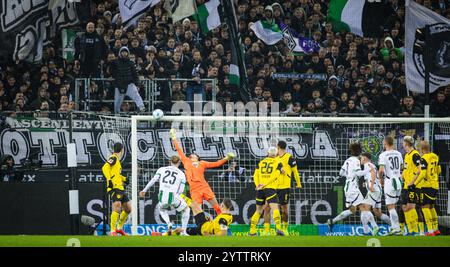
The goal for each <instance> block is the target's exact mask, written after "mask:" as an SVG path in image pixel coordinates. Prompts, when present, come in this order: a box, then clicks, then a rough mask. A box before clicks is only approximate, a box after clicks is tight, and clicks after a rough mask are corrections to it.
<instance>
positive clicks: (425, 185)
mask: <svg viewBox="0 0 450 267" xmlns="http://www.w3.org/2000/svg"><path fill="white" fill-rule="evenodd" d="M420 150H421V152H422V159H421V162H420V164H421V171H420V174H419V176H418V177H416V179H414V180H412V181H411V182H410V183H409V186H413V185H414V186H416V187H420V188H421V191H420V204H421V205H422V212H423V215H424V217H425V222H426V224H427V230H428V231H427V234H426V235H427V236H435V235H439V234H440V233H441V232H440V231H439V227H438V218H437V213H436V209H435V208H434V204H435V203H436V197H437V193H438V190H439V174H441V166H440V165H439V156H438V155H436V154H435V153H433V152H431V150H430V143H428V142H427V141H421V142H420Z"/></svg>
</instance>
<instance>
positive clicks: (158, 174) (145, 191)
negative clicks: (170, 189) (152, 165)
mask: <svg viewBox="0 0 450 267" xmlns="http://www.w3.org/2000/svg"><path fill="white" fill-rule="evenodd" d="M159 178H161V174H160V173H159V172H156V174H155V176H153V178H152V179H151V180H150V181H149V182H148V184H147V185H146V186H145V188H144V189H142V191H141V193H143V194H141V196H142V195H145V193H147V191H148V190H149V189H150V187H152V186H153V185H154V184H155V183H156V182H157V181H158V180H159Z"/></svg>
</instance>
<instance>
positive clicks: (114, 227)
mask: <svg viewBox="0 0 450 267" xmlns="http://www.w3.org/2000/svg"><path fill="white" fill-rule="evenodd" d="M122 153H123V144H121V143H115V144H114V153H113V154H112V155H111V156H110V157H109V158H108V161H106V163H105V164H104V165H103V167H102V172H103V176H104V177H105V178H106V184H107V188H106V190H107V192H108V194H109V195H110V197H111V200H112V202H113V207H112V208H113V211H112V213H111V232H110V235H112V236H116V235H117V234H121V235H126V234H125V232H124V231H123V230H122V227H123V225H124V224H125V222H126V220H127V218H128V215H129V214H130V212H131V204H130V199H129V198H128V196H127V195H126V194H125V187H124V184H125V185H127V184H128V180H127V178H126V177H125V176H122V174H121V172H122V165H121V164H120V157H121V156H122ZM121 210H122V213H120V211H121Z"/></svg>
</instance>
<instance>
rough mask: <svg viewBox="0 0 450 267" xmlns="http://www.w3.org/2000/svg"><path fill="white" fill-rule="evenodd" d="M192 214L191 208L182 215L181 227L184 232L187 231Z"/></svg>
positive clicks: (186, 209)
mask: <svg viewBox="0 0 450 267" xmlns="http://www.w3.org/2000/svg"><path fill="white" fill-rule="evenodd" d="M190 213H191V209H190V208H185V209H184V210H183V212H182V213H181V227H182V228H183V231H186V228H187V225H188V223H189V215H190Z"/></svg>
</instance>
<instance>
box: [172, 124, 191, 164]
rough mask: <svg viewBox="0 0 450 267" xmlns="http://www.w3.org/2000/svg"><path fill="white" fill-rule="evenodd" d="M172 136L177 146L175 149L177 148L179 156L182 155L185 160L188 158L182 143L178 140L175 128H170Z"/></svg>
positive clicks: (183, 160) (182, 159) (182, 160)
mask: <svg viewBox="0 0 450 267" xmlns="http://www.w3.org/2000/svg"><path fill="white" fill-rule="evenodd" d="M170 138H171V139H172V143H173V145H174V146H175V149H176V150H177V153H178V156H180V159H181V162H183V163H184V162H185V161H186V160H187V159H188V158H187V157H186V155H185V154H184V152H183V149H182V148H181V146H180V144H178V142H177V136H176V132H175V129H170Z"/></svg>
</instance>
